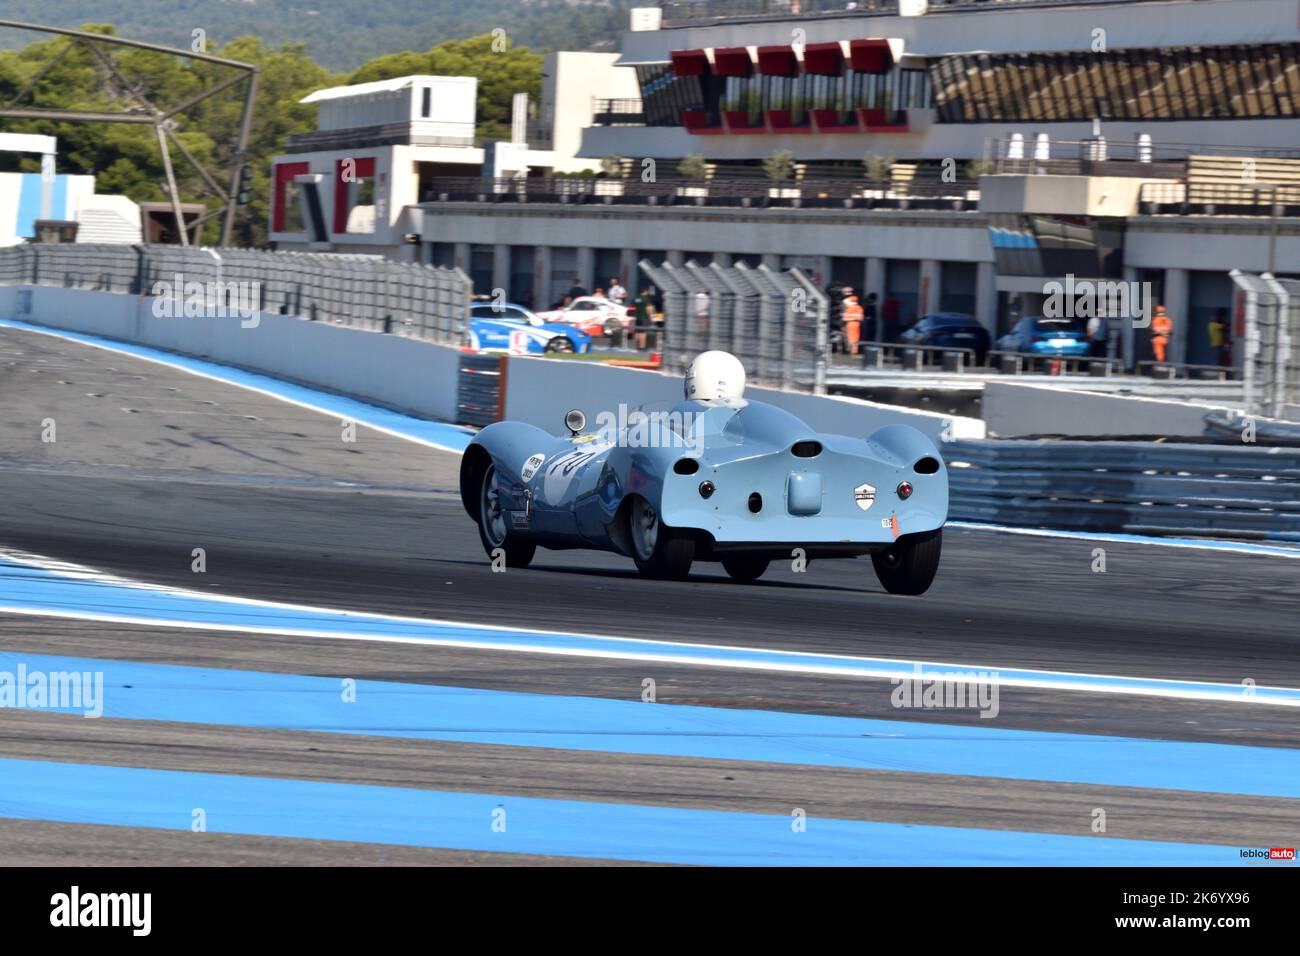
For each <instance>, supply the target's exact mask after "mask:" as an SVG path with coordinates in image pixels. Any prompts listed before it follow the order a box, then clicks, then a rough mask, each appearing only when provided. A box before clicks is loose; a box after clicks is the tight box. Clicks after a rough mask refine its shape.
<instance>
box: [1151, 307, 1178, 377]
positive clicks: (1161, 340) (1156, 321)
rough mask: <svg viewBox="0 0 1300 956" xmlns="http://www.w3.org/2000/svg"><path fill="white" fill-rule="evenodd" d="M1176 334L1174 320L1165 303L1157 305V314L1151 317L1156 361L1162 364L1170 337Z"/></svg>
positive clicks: (1152, 346) (1152, 344)
mask: <svg viewBox="0 0 1300 956" xmlns="http://www.w3.org/2000/svg"><path fill="white" fill-rule="evenodd" d="M1173 334H1174V320H1173V319H1171V318H1170V317H1169V313H1168V312H1166V311H1165V307H1164V306H1163V305H1158V306H1156V314H1155V316H1154V317H1153V318H1152V319H1151V351H1152V352H1154V353H1155V356H1156V361H1157V362H1160V363H1161V364H1163V363H1164V361H1165V355H1166V354H1167V352H1168V349H1169V337H1170V336H1171V335H1173Z"/></svg>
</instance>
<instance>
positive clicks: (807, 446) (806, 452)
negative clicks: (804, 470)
mask: <svg viewBox="0 0 1300 956" xmlns="http://www.w3.org/2000/svg"><path fill="white" fill-rule="evenodd" d="M821 453H822V443H821V442H819V441H811V440H809V441H797V442H795V443H794V444H793V445H791V446H790V454H792V455H794V457H796V458H816V457H817V456H818V455H820V454H821Z"/></svg>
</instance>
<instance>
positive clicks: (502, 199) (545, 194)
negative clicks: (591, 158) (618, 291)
mask: <svg viewBox="0 0 1300 956" xmlns="http://www.w3.org/2000/svg"><path fill="white" fill-rule="evenodd" d="M426 195H427V196H428V197H429V198H428V199H427V200H426V201H427V202H481V203H527V202H537V203H591V204H603V205H620V206H621V205H642V206H730V207H736V206H741V207H748V206H755V207H769V206H771V207H784V208H792V207H793V208H816V207H830V208H836V209H916V210H924V209H942V210H969V211H976V210H978V208H979V190H978V187H977V185H976V183H974V182H964V183H962V182H959V183H945V182H942V181H941V180H938V181H928V180H927V181H923V182H913V183H910V184H908V185H902V184H896V183H893V182H885V181H880V182H871V181H867V180H863V179H850V178H844V179H800V180H794V179H791V180H786V181H782V182H774V181H772V180H767V179H759V178H757V177H754V178H750V179H704V180H690V179H682V178H678V177H668V176H661V177H660V178H659V179H658V180H657V181H655V182H648V183H647V182H642V181H641V180H640V179H638V178H631V179H613V178H605V177H600V178H597V177H594V176H572V177H570V176H554V177H552V176H538V177H528V178H526V179H524V178H515V177H497V178H490V177H477V176H475V177H452V176H449V177H444V178H440V179H435V180H433V181H432V182H431V183H430V185H429V188H428V190H427V192H426Z"/></svg>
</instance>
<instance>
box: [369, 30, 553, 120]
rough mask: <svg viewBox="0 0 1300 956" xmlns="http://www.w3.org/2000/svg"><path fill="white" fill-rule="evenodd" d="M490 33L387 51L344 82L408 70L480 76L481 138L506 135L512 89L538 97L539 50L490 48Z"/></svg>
mask: <svg viewBox="0 0 1300 956" xmlns="http://www.w3.org/2000/svg"><path fill="white" fill-rule="evenodd" d="M492 47H493V37H492V35H491V34H484V35H483V36H477V37H470V38H469V39H468V40H448V41H447V42H445V43H439V44H438V45H437V46H435V47H434V48H433V49H431V50H428V51H427V52H425V53H390V54H388V55H386V56H381V57H376V58H375V59H373V60H371V61H370V62H369V63H367V64H366V65H365V66H363V67H361V69H359V70H357V71H356V72H355V73H353V74H352V75H351V76H349V77H348V78H347V81H346V82H347V83H350V84H351V83H371V82H373V81H375V80H390V79H393V78H395V77H399V76H407V75H409V74H412V73H423V74H428V75H430V76H473V77H476V78H477V79H478V101H477V104H476V106H477V109H478V125H477V128H476V129H475V133H476V134H477V135H478V136H480V137H483V138H484V139H509V138H510V111H511V107H512V101H513V99H514V95H515V94H516V93H527V94H528V95H529V97H530V98H531V99H532V100H533V101H534V102H536V100H537V98H538V96H539V94H540V93H541V89H542V56H541V54H539V53H533V52H531V51H530V50H529V49H528V48H527V47H523V46H514V45H509V46H507V47H506V49H505V50H503V51H501V52H499V53H498V52H495V51H494V50H493V49H492Z"/></svg>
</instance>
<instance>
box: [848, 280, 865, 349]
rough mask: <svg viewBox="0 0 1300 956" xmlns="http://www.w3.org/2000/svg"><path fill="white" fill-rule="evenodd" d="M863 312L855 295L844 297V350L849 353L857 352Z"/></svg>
mask: <svg viewBox="0 0 1300 956" xmlns="http://www.w3.org/2000/svg"><path fill="white" fill-rule="evenodd" d="M865 314H866V313H865V312H864V311H863V308H862V306H861V304H860V303H859V302H858V297H857V296H856V295H850V296H846V297H845V299H844V351H846V352H848V353H849V354H850V355H857V354H858V342H859V341H860V340H861V339H862V319H863V316H864V315H865Z"/></svg>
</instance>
